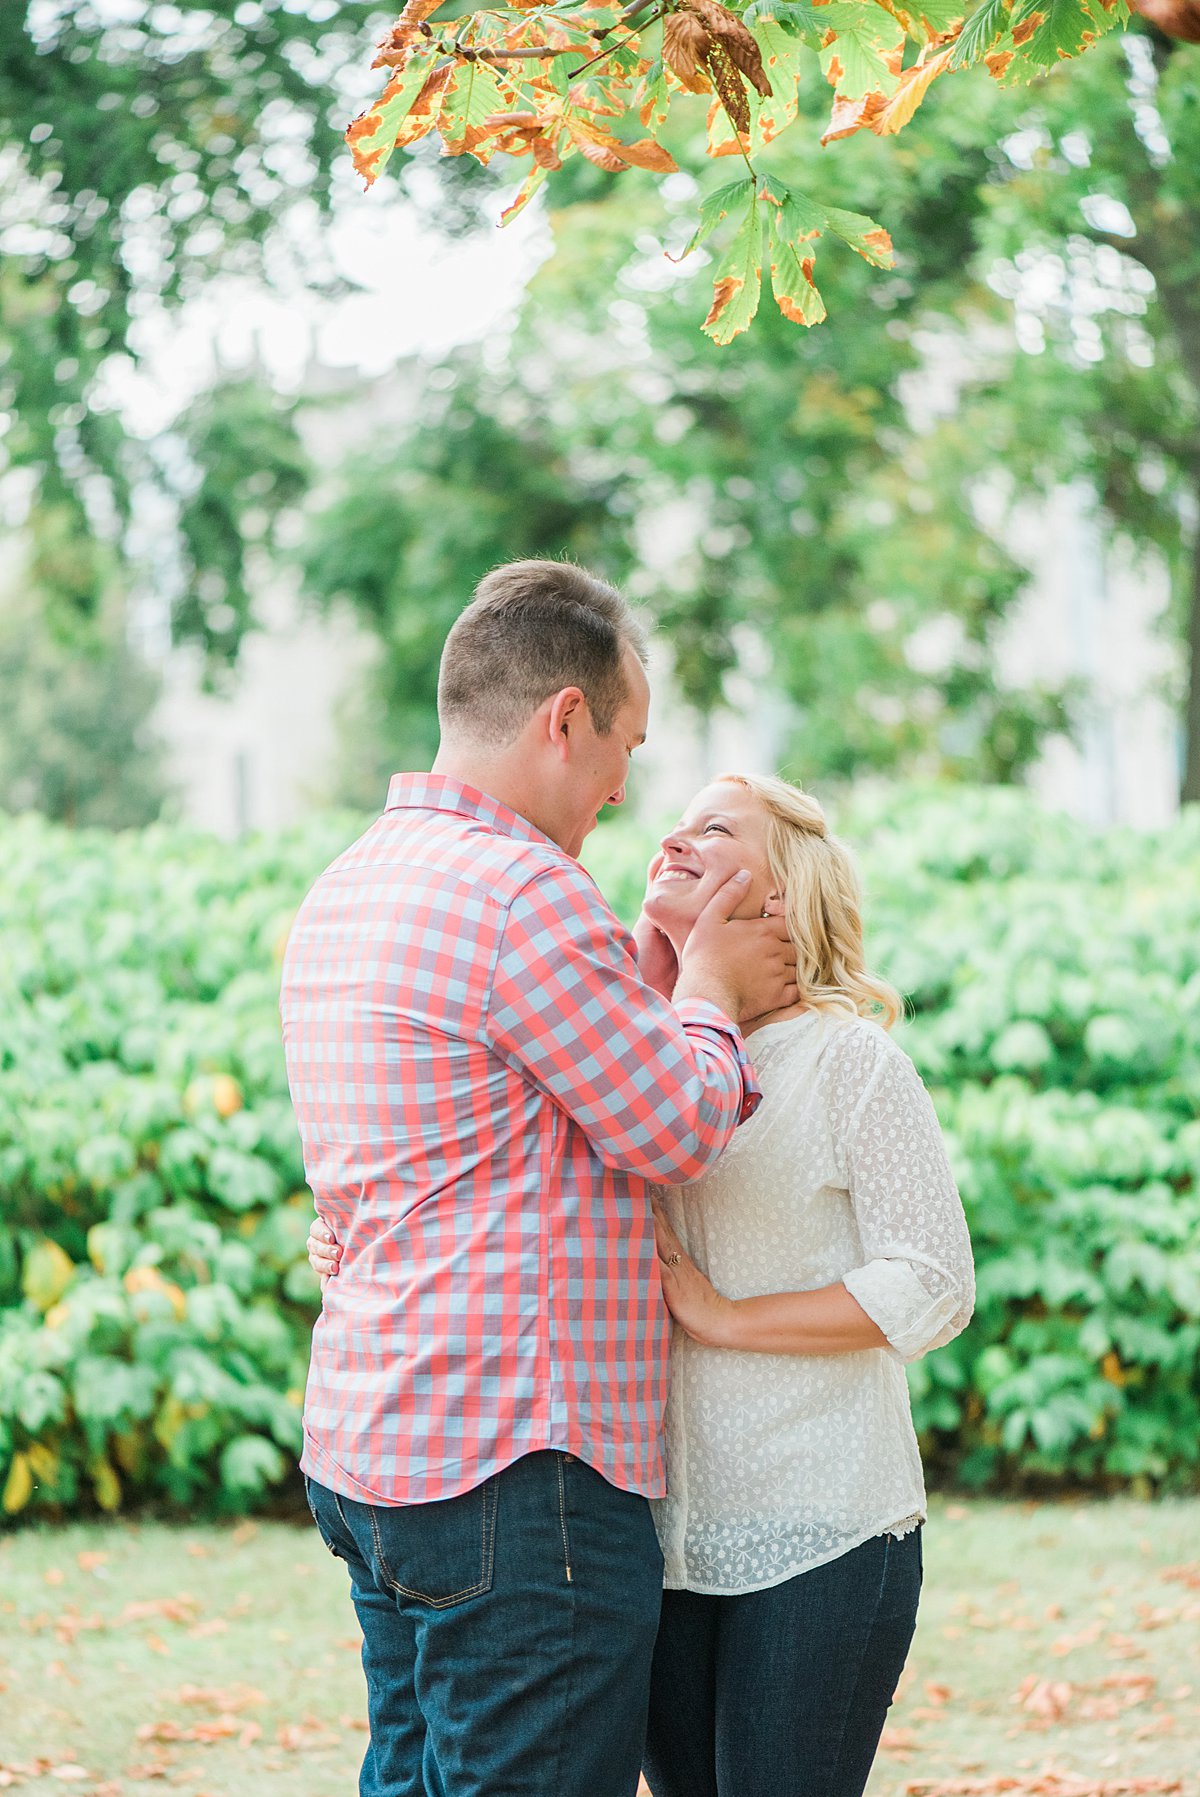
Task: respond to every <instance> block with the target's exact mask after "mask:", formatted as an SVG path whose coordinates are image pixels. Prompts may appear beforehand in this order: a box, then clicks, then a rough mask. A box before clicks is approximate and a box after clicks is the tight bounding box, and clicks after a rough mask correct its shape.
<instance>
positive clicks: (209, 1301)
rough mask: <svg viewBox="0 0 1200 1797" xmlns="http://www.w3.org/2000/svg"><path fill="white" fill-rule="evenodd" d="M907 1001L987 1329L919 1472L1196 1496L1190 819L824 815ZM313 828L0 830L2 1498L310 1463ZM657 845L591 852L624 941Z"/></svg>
mask: <svg viewBox="0 0 1200 1797" xmlns="http://www.w3.org/2000/svg"><path fill="white" fill-rule="evenodd" d="M842 821H843V828H844V833H845V834H846V835H848V836H849V837H850V838H851V839H852V840H853V841H855V843H856V844H857V845H858V847H859V850H860V856H861V860H862V862H863V866H864V871H865V874H866V879H867V886H868V919H869V933H870V942H871V948H872V959H873V961H874V963H875V964H876V965H878V966H879V967H880V968H882V969H883V970H885V971H886V972H888V973H889V974H890V975H891V976H892V977H893V978H894V979H895V980H896V982H897V984H899V985H900V986H901V987H902V988H903V989H904V990H905V991H906V992H907V993H908V994H909V995H910V1009H911V1017H910V1020H909V1021H908V1022H907V1023H906V1024H905V1025H904V1026H903V1027H902V1032H901V1040H902V1041H903V1043H904V1046H905V1047H906V1048H907V1049H908V1050H909V1052H910V1053H911V1054H912V1055H913V1058H914V1059H915V1060H916V1062H917V1064H918V1065H919V1066H920V1067H921V1069H922V1071H923V1073H924V1074H925V1076H926V1078H927V1080H928V1081H929V1084H930V1086H931V1088H932V1090H933V1092H934V1096H935V1100H936V1102H937V1106H938V1110H939V1114H940V1115H941V1117H942V1120H943V1123H944V1125H945V1127H946V1131H947V1135H948V1138H949V1142H950V1148H951V1153H952V1157H953V1159H954V1162H955V1166H956V1168H957V1171H958V1174H959V1179H960V1183H961V1186H962V1191H963V1197H964V1201H965V1203H966V1206H967V1210H968V1215H969V1218H970V1221H971V1228H972V1234H973V1237H974V1240H975V1245H976V1253H977V1260H978V1265H979V1306H978V1310H977V1314H976V1318H975V1321H974V1323H973V1324H972V1326H971V1328H970V1329H969V1330H968V1331H967V1333H966V1334H965V1335H964V1336H962V1337H960V1338H959V1340H958V1341H956V1342H954V1343H952V1344H950V1346H949V1347H947V1348H945V1349H942V1350H941V1351H939V1352H938V1353H937V1354H934V1355H931V1356H930V1357H929V1358H928V1359H927V1360H925V1361H922V1362H920V1363H918V1364H917V1366H915V1367H914V1368H913V1369H912V1374H911V1382H912V1389H913V1397H914V1407H915V1412H916V1416H917V1423H918V1428H919V1430H920V1432H921V1436H922V1441H923V1445H924V1447H925V1451H926V1456H927V1459H928V1460H929V1462H930V1464H931V1466H932V1467H933V1468H934V1469H935V1471H938V1472H940V1473H941V1474H942V1475H944V1476H953V1477H957V1478H960V1479H962V1480H965V1481H967V1482H970V1483H976V1484H984V1483H992V1484H999V1483H1009V1484H1011V1483H1014V1482H1017V1481H1020V1480H1023V1479H1029V1478H1036V1479H1059V1480H1072V1481H1081V1480H1082V1481H1087V1482H1090V1483H1093V1484H1098V1485H1102V1486H1103V1485H1124V1484H1134V1485H1135V1486H1138V1487H1142V1488H1145V1487H1159V1486H1167V1485H1177V1486H1182V1485H1194V1484H1195V1483H1196V1482H1197V1468H1198V1466H1200V1376H1198V1368H1200V1195H1198V1187H1200V1180H1198V1175H1200V1121H1197V1118H1198V1116H1200V816H1195V815H1193V816H1190V817H1187V818H1185V819H1184V820H1183V821H1182V822H1180V823H1179V824H1178V825H1176V826H1174V827H1173V828H1172V829H1170V830H1168V831H1165V832H1163V833H1162V834H1160V835H1158V836H1153V837H1151V836H1140V835H1134V834H1133V833H1128V832H1105V833H1101V832H1094V831H1090V830H1088V829H1085V828H1083V827H1082V826H1080V825H1076V824H1073V823H1070V822H1069V821H1068V820H1065V819H1063V818H1061V817H1057V816H1052V815H1050V814H1049V813H1047V812H1045V811H1043V810H1041V809H1039V808H1038V806H1037V805H1035V804H1034V802H1033V801H1032V800H1030V799H1029V798H1028V797H1027V796H1025V795H1022V794H1020V793H1015V792H1007V791H1000V790H990V791H983V792H974V791H970V790H965V789H959V790H952V791H946V790H941V791H937V790H935V791H932V792H925V793H921V792H913V793H908V794H903V795H898V794H897V793H895V792H888V793H885V794H880V795H877V796H875V797H872V798H870V799H868V800H860V801H859V802H858V803H857V805H856V807H855V809H854V810H853V811H852V812H851V813H850V814H849V815H848V816H847V817H846V818H845V819H844V820H842ZM357 827H358V824H357V821H356V820H355V819H353V818H340V819H339V818H325V819H320V820H317V821H316V822H315V823H314V825H313V827H312V828H311V829H310V830H308V831H306V832H303V833H297V834H295V835H293V836H290V837H288V838H285V839H279V840H275V841H269V840H256V841H251V842H247V843H243V844H240V845H238V846H236V847H230V846H228V845H225V844H222V843H218V842H214V841H213V840H212V839H210V838H205V837H201V836H197V835H191V834H188V833H185V832H182V831H177V830H176V831H172V830H167V829H163V828H160V827H157V826H156V827H154V828H152V829H150V830H147V831H145V832H142V833H140V834H127V835H123V836H117V837H111V836H104V835H101V834H98V833H96V834H92V833H83V834H77V835H71V834H68V833H67V832H64V831H59V830H56V829H52V828H50V827H48V826H46V825H44V824H41V823H39V822H37V821H36V820H31V819H22V820H20V821H18V822H15V823H14V822H11V821H10V822H7V823H5V824H4V825H3V826H2V829H0V853H2V855H3V866H4V869H5V872H4V876H3V879H2V881H0V1222H2V1223H3V1225H4V1227H3V1230H2V1231H0V1494H2V1495H0V1503H2V1504H3V1507H4V1509H5V1510H6V1511H7V1512H8V1513H9V1514H12V1515H16V1514H18V1513H22V1514H24V1513H31V1512H34V1511H36V1510H39V1509H41V1510H54V1509H67V1508H72V1507H77V1506H78V1507H81V1506H93V1505H99V1506H101V1507H102V1508H105V1509H115V1508H117V1507H118V1506H119V1505H121V1504H122V1503H125V1502H129V1501H133V1500H142V1499H155V1500H159V1501H166V1502H168V1503H172V1504H180V1505H184V1504H186V1505H188V1506H189V1507H192V1508H196V1507H203V1508H207V1509H210V1510H212V1509H224V1510H239V1509H245V1508H250V1507H253V1506H255V1505H256V1504H259V1503H261V1502H262V1501H264V1499H265V1498H267V1497H268V1496H269V1495H270V1493H271V1492H272V1491H273V1490H274V1489H275V1488H276V1487H278V1486H279V1485H281V1484H283V1483H284V1482H285V1481H286V1480H287V1478H288V1476H289V1472H290V1469H291V1468H292V1467H293V1465H294V1461H295V1455H296V1452H297V1448H298V1445H299V1433H300V1431H299V1421H300V1399H301V1392H302V1389H303V1384H304V1374H305V1360H306V1354H307V1342H308V1331H309V1328H310V1326H311V1321H312V1317H313V1314H314V1312H315V1309H316V1303H317V1291H316V1283H315V1280H314V1279H313V1278H312V1276H311V1273H310V1271H309V1268H308V1265H307V1262H306V1260H305V1259H304V1238H305V1234H306V1231H307V1225H308V1219H309V1217H310V1215H311V1200H310V1197H309V1194H308V1192H307V1190H306V1189H305V1187H304V1183H303V1171H302V1167H301V1162H300V1155H299V1146H298V1142H297V1139H296V1134H295V1127H294V1123H293V1121H292V1117H291V1111H290V1106H289V1104H288V1098H287V1087H286V1082H285V1079H284V1073H283V1058H282V1052H281V1047H280V1041H279V1029H278V1015H277V1007H276V1001H277V984H278V962H279V958H280V954H281V950H282V945H283V942H284V939H285V937H286V932H287V927H288V923H289V921H290V918H291V915H292V913H293V911H294V908H295V906H296V904H297V902H298V900H299V898H300V896H301V895H302V893H303V891H304V889H305V887H306V886H307V884H308V882H309V880H310V879H311V878H312V876H313V874H314V873H315V872H316V871H318V870H319V869H320V868H321V867H322V866H323V865H324V864H325V863H326V862H327V861H328V860H329V859H331V858H332V856H333V855H334V854H335V853H336V852H337V851H338V849H339V848H341V847H342V846H343V845H344V844H345V843H346V842H347V841H348V840H349V839H350V838H351V837H352V836H353V835H354V834H355V832H356V829H357ZM652 840H653V838H652V834H651V832H650V831H648V830H646V829H643V828H639V827H638V826H636V825H635V824H633V823H630V822H628V821H626V820H624V819H622V820H620V821H617V822H614V823H612V824H609V825H606V826H605V828H603V829H602V830H601V831H599V832H598V833H597V835H596V836H595V837H594V838H593V839H592V846H591V849H590V851H589V857H588V858H589V861H590V863H591V865H592V866H593V867H594V868H595V870H596V871H597V874H598V877H599V879H600V882H601V884H602V885H603V886H604V887H605V889H606V890H607V891H608V892H609V893H610V894H611V895H612V896H613V898H614V900H615V901H616V903H617V905H618V908H619V909H620V910H621V911H622V912H623V914H624V915H626V916H627V917H628V916H631V915H632V913H633V911H634V910H635V909H636V906H637V902H638V899H639V897H640V893H641V887H642V881H643V876H644V867H645V861H646V857H647V853H648V850H649V848H650V846H651V845H652Z"/></svg>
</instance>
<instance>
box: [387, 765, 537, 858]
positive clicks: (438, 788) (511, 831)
mask: <svg viewBox="0 0 1200 1797" xmlns="http://www.w3.org/2000/svg"><path fill="white" fill-rule="evenodd" d="M384 810H385V811H450V812H453V813H454V814H455V815H456V816H459V817H473V818H477V819H478V820H479V822H480V823H483V824H486V825H487V826H488V828H489V829H492V830H496V831H498V832H499V834H500V835H502V836H515V837H516V838H518V840H520V841H523V842H547V843H549V844H550V846H551V848H557V847H558V844H557V843H555V842H554V841H553V840H552V839H551V838H550V837H549V836H547V835H546V834H545V832H544V831H542V830H539V829H538V827H537V825H536V824H531V823H530V822H529V820H528V818H524V817H521V816H520V814H519V813H518V812H516V811H510V810H509V808H508V806H507V805H504V804H502V803H501V802H500V800H499V799H494V798H493V797H492V796H491V794H490V793H486V792H480V790H479V788H478V787H477V786H464V785H463V783H462V781H461V780H450V779H448V778H447V777H446V775H445V774H393V775H392V778H391V781H390V782H389V785H388V795H387V804H386V805H385V806H384ZM559 853H560V854H565V853H566V851H565V849H560V850H559Z"/></svg>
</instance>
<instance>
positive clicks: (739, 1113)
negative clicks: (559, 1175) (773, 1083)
mask: <svg viewBox="0 0 1200 1797" xmlns="http://www.w3.org/2000/svg"><path fill="white" fill-rule="evenodd" d="M733 902H735V901H733V900H731V908H732V903H733ZM486 1027H487V1033H488V1039H489V1043H490V1045H491V1046H492V1047H493V1048H494V1049H495V1051H496V1052H497V1053H498V1054H499V1055H501V1056H502V1058H503V1059H504V1060H506V1061H507V1062H508V1064H509V1065H510V1066H511V1067H513V1068H515V1069H516V1070H517V1071H519V1072H520V1073H521V1074H522V1075H524V1077H526V1078H527V1079H530V1080H532V1081H533V1082H534V1084H536V1085H537V1086H539V1087H540V1088H541V1090H542V1091H544V1092H545V1093H546V1094H547V1095H548V1096H549V1097H550V1098H552V1099H553V1100H554V1101H555V1103H556V1104H558V1105H560V1106H561V1107H562V1109H563V1110H564V1111H566V1112H567V1114H568V1115H569V1116H570V1117H572V1118H573V1119H574V1121H575V1122H576V1123H577V1124H578V1125H579V1126H580V1128H581V1129H582V1130H583V1131H584V1133H585V1134H586V1135H587V1137H588V1139H589V1141H590V1142H591V1144H592V1147H593V1148H594V1150H595V1152H596V1153H597V1154H598V1155H599V1156H600V1158H601V1159H602V1160H603V1161H604V1162H606V1164H607V1165H609V1166H612V1167H619V1168H622V1169H623V1170H624V1171H626V1172H630V1173H635V1174H639V1175H641V1176H642V1177H643V1178H647V1179H658V1180H663V1181H665V1182H667V1183H670V1184H674V1185H677V1184H682V1183H684V1182H686V1181H688V1180H692V1179H697V1178H699V1176H700V1174H701V1173H703V1172H704V1171H705V1169H706V1168H707V1167H708V1166H709V1165H710V1164H711V1163H712V1162H713V1161H714V1160H715V1159H716V1158H717V1156H718V1155H719V1154H720V1152H721V1150H722V1149H723V1148H724V1147H725V1146H726V1144H727V1143H728V1141H729V1138H730V1136H731V1135H732V1133H733V1131H734V1129H735V1128H736V1127H737V1125H738V1123H739V1122H741V1121H742V1119H743V1118H744V1117H746V1116H749V1115H750V1114H751V1112H752V1111H753V1110H754V1108H755V1107H756V1105H757V1103H758V1101H759V1097H760V1093H759V1089H758V1086H757V1083H756V1082H755V1079H754V1073H753V1070H752V1068H751V1066H750V1063H749V1059H748V1057H747V1054H746V1047H745V1044H744V1042H743V1041H742V1037H741V1034H740V1032H739V1030H738V1029H737V1026H736V1025H735V1024H734V1023H733V1022H732V1021H731V1020H730V1018H729V1017H728V1016H727V1015H725V1014H724V1013H723V1012H722V1011H721V1010H720V1009H719V1008H718V1007H717V1006H716V1005H715V1004H712V1003H709V1002H707V1001H705V1000H704V999H701V998H695V997H693V998H690V999H687V1000H684V1001H682V1002H681V1003H680V1005H679V1007H678V1009H675V1008H673V1007H672V1006H671V1005H669V1004H668V1003H667V1002H666V1000H665V999H663V998H662V997H661V996H660V995H659V994H658V993H657V992H655V991H653V990H652V989H651V988H650V987H649V986H647V985H646V983H645V981H644V980H643V979H642V977H641V975H640V974H639V972H638V968H637V963H636V960H635V959H634V956H633V954H632V952H631V947H630V941H629V938H628V936H627V935H626V933H625V932H624V931H623V930H622V929H621V927H620V925H619V924H618V923H617V921H616V919H615V918H614V917H613V915H612V913H611V912H610V911H609V910H608V908H607V906H605V905H604V903H603V901H602V900H601V899H600V896H599V894H598V893H597V892H596V890H595V888H594V887H593V886H592V885H591V882H590V880H588V878H587V876H586V875H585V874H583V873H582V871H578V870H575V869H572V868H569V867H565V866H564V867H562V868H561V869H559V868H549V869H546V870H545V871H544V872H543V873H541V874H539V875H538V876H537V877H536V878H535V879H533V880H531V881H530V882H529V883H528V884H527V885H526V886H525V887H524V888H523V889H522V891H521V892H520V893H519V894H518V895H517V897H516V899H515V900H514V901H513V904H512V906H511V907H510V910H509V913H508V917H507V919H506V923H505V928H504V934H503V939H502V941H501V944H500V949H499V953H498V956H497V960H496V965H495V969H494V973H493V979H492V987H491V993H490V998H489V1003H488V1010H487V1025H486Z"/></svg>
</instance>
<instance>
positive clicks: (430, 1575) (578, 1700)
mask: <svg viewBox="0 0 1200 1797" xmlns="http://www.w3.org/2000/svg"><path fill="white" fill-rule="evenodd" d="M308 1498H309V1505H310V1507H311V1509H312V1513H313V1517H314V1519H315V1521H316V1525H317V1528H318V1529H319V1530H320V1532H321V1535H322V1537H323V1538H324V1541H325V1545H326V1546H327V1547H328V1548H329V1549H330V1550H331V1551H332V1552H333V1553H334V1554H336V1555H337V1556H338V1558H339V1559H341V1560H344V1561H345V1562H346V1566H347V1569H348V1571H349V1574H350V1588H351V1595H352V1596H353V1599H354V1607H355V1609H356V1610H357V1612H358V1620H359V1624H360V1626H361V1628H362V1633H363V1649H362V1658H363V1670H364V1672H365V1673H366V1678H367V1699H368V1714H369V1717H370V1725H371V1739H370V1745H369V1747H368V1748H367V1753H366V1758H365V1759H364V1761H363V1765H362V1771H361V1773H360V1775H359V1792H360V1797H634V1792H635V1791H636V1788H637V1782H638V1768H639V1763H640V1760H641V1754H642V1745H643V1741H644V1738H645V1729H646V1701H647V1692H648V1690H649V1685H650V1658H651V1654H652V1653H653V1649H654V1637H655V1630H656V1628H657V1625H658V1612H659V1603H660V1600H661V1596H662V1555H661V1554H660V1552H659V1549H658V1541H657V1538H656V1536H655V1533H654V1525H653V1522H652V1520H651V1516H650V1507H649V1505H648V1504H647V1502H646V1500H645V1499H644V1498H640V1497H635V1496H633V1495H632V1493H630V1492H627V1491H618V1490H617V1489H616V1487H615V1486H613V1485H610V1484H609V1483H608V1481H607V1480H605V1479H603V1478H601V1476H600V1474H599V1473H597V1472H594V1471H593V1470H592V1468H591V1467H589V1466H586V1465H584V1463H583V1462H582V1461H580V1460H576V1459H575V1458H573V1457H572V1456H571V1455H570V1454H562V1453H558V1452H557V1451H547V1452H539V1453H535V1454H528V1455H526V1456H525V1457H524V1458H523V1459H521V1460H518V1461H516V1462H514V1464H513V1465H512V1466H509V1467H506V1468H505V1470H504V1471H503V1472H500V1473H497V1474H495V1475H494V1476H493V1477H492V1478H490V1479H488V1480H486V1481H485V1482H484V1484H482V1485H480V1486H478V1487H477V1488H476V1489H475V1490H474V1491H468V1492H466V1493H464V1494H463V1495H462V1496H461V1497H454V1498H447V1499H444V1500H442V1501H441V1502H439V1503H432V1504H412V1505H405V1506H403V1507H401V1508H396V1507H392V1506H387V1507H385V1506H383V1505H374V1504H360V1503H356V1502H355V1501H354V1500H353V1499H351V1498H346V1497H338V1496H335V1494H334V1493H333V1492H332V1491H327V1490H326V1489H325V1487H324V1486H321V1485H317V1484H316V1483H315V1482H314V1481H313V1480H311V1479H310V1480H309V1481H308Z"/></svg>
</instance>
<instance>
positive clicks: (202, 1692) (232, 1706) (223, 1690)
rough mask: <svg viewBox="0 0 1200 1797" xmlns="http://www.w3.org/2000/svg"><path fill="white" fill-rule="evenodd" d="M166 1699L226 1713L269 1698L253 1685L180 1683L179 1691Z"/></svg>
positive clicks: (250, 1707)
mask: <svg viewBox="0 0 1200 1797" xmlns="http://www.w3.org/2000/svg"><path fill="white" fill-rule="evenodd" d="M164 1701H165V1702H167V1703H190V1704H195V1705H197V1706H199V1707H201V1708H203V1709H206V1710H216V1711H217V1712H218V1714H221V1715H225V1714H228V1713H230V1712H232V1711H234V1710H249V1709H253V1708H254V1706H255V1704H259V1703H266V1701H267V1700H266V1697H265V1696H264V1694H263V1693H262V1692H261V1691H256V1690H255V1688H254V1686H253V1685H180V1687H179V1689H178V1691H176V1692H174V1693H173V1694H170V1695H168V1696H167V1697H166V1698H165V1699H164Z"/></svg>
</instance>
